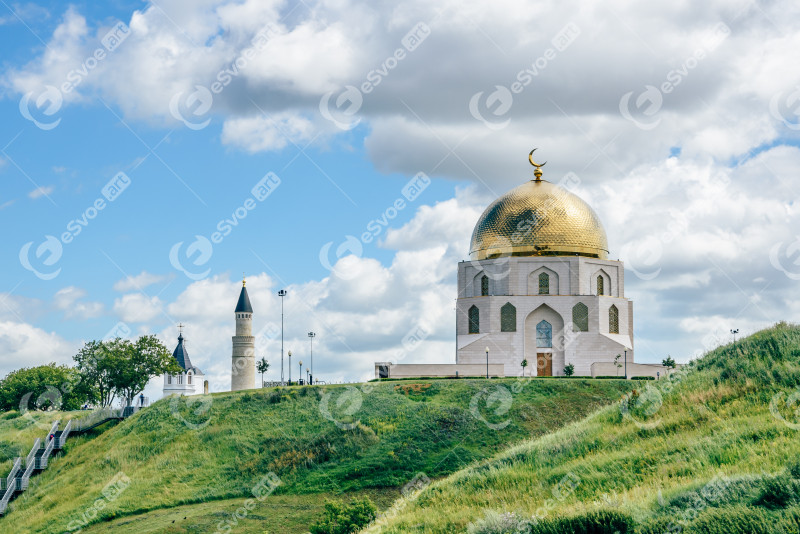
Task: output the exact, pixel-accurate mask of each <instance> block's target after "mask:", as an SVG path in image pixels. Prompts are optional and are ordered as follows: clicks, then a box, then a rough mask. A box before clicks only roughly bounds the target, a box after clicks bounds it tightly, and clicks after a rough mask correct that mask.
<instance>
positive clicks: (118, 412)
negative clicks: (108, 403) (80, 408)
mask: <svg viewBox="0 0 800 534" xmlns="http://www.w3.org/2000/svg"><path fill="white" fill-rule="evenodd" d="M122 412H123V409H122V408H119V409H116V408H101V409H99V410H96V411H95V412H94V413H92V415H90V416H88V417H84V418H83V419H79V420H78V421H77V423H76V425H75V426H76V428H75V429H74V430H75V431H76V432H84V431H85V430H87V429H89V428H91V427H93V426H94V425H96V424H97V423H100V422H101V421H104V420H106V419H121V418H122Z"/></svg>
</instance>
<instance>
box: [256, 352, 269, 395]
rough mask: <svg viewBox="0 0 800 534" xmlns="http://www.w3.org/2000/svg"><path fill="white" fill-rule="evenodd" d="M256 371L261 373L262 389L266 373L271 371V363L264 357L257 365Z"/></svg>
mask: <svg viewBox="0 0 800 534" xmlns="http://www.w3.org/2000/svg"><path fill="white" fill-rule="evenodd" d="M256 370H257V371H258V372H259V373H261V387H262V388H263V387H264V373H266V372H267V371H269V362H268V361H267V359H266V358H264V357H262V358H261V359H260V360H258V363H257V364H256Z"/></svg>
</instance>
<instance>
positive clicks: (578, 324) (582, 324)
mask: <svg viewBox="0 0 800 534" xmlns="http://www.w3.org/2000/svg"><path fill="white" fill-rule="evenodd" d="M572 329H573V330H574V331H575V332H588V331H589V308H587V307H586V304H584V303H583V302H579V303H577V304H576V305H575V306H573V308H572Z"/></svg>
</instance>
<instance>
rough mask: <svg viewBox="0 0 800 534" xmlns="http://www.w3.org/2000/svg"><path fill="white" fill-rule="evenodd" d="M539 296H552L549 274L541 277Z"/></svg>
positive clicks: (543, 274)
mask: <svg viewBox="0 0 800 534" xmlns="http://www.w3.org/2000/svg"><path fill="white" fill-rule="evenodd" d="M539 294H540V295H549V294H550V275H549V274H547V273H542V274H540V275H539Z"/></svg>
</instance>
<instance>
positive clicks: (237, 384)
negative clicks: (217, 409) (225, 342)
mask: <svg viewBox="0 0 800 534" xmlns="http://www.w3.org/2000/svg"><path fill="white" fill-rule="evenodd" d="M234 314H235V315H236V335H235V336H233V355H232V362H231V391H240V390H242V389H253V388H254V387H255V383H256V348H255V340H256V338H255V337H253V307H252V306H251V305H250V297H248V296H247V288H245V281H244V279H242V292H241V293H239V302H238V303H237V304H236V310H235V311H234Z"/></svg>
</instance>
